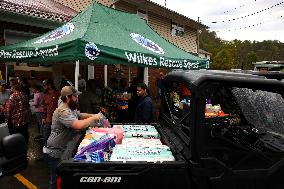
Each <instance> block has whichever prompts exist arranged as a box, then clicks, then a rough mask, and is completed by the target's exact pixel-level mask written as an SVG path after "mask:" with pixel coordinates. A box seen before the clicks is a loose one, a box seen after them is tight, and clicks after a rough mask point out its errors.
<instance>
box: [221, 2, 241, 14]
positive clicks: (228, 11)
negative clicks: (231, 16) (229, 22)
mask: <svg viewBox="0 0 284 189" xmlns="http://www.w3.org/2000/svg"><path fill="white" fill-rule="evenodd" d="M245 6H246V4H243V5H240V6H238V7H235V8H233V9H230V10H227V11H224V12H223V13H224V14H226V13H230V12H232V11H235V10H237V9H239V8H242V7H245Z"/></svg>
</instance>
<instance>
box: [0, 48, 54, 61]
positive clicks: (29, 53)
mask: <svg viewBox="0 0 284 189" xmlns="http://www.w3.org/2000/svg"><path fill="white" fill-rule="evenodd" d="M58 54H59V53H58V45H56V46H54V47H52V48H47V49H39V48H35V49H34V50H11V51H5V50H0V58H7V59H12V58H13V59H22V58H37V57H42V58H45V57H49V56H57V55H58Z"/></svg>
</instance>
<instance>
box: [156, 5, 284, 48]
mask: <svg viewBox="0 0 284 189" xmlns="http://www.w3.org/2000/svg"><path fill="white" fill-rule="evenodd" d="M151 1H153V2H155V3H158V4H160V5H162V6H165V0H151ZM277 4H278V5H277ZM166 7H167V8H168V9H171V10H174V11H176V12H178V13H180V14H182V15H184V16H186V17H188V18H190V19H193V20H195V21H197V20H198V17H199V20H200V21H201V23H202V24H204V25H206V26H208V27H209V30H210V31H215V32H216V34H217V36H218V37H219V38H221V39H223V40H227V41H231V40H234V39H238V40H241V41H244V40H250V41H254V40H255V41H263V40H278V41H280V42H282V43H284V0H166Z"/></svg>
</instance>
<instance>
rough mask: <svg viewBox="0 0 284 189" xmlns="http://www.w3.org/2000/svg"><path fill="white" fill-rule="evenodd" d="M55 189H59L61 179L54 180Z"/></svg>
mask: <svg viewBox="0 0 284 189" xmlns="http://www.w3.org/2000/svg"><path fill="white" fill-rule="evenodd" d="M56 188H57V189H61V177H57V178H56Z"/></svg>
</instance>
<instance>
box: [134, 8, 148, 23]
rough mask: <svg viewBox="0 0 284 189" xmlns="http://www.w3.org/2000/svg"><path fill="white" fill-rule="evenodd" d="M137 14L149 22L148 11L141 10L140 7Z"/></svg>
mask: <svg viewBox="0 0 284 189" xmlns="http://www.w3.org/2000/svg"><path fill="white" fill-rule="evenodd" d="M137 15H138V16H139V17H140V18H141V19H143V20H145V21H146V22H148V15H147V12H146V11H144V10H141V9H138V10H137Z"/></svg>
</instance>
